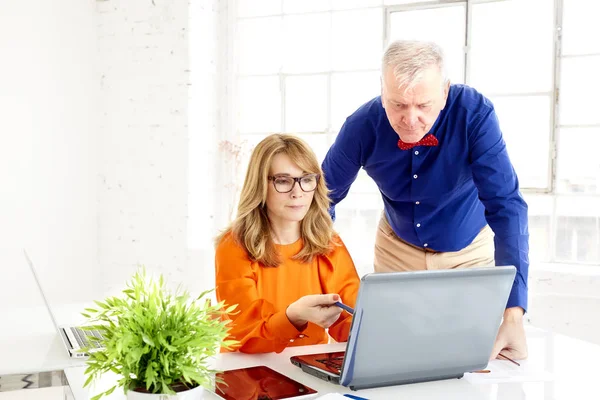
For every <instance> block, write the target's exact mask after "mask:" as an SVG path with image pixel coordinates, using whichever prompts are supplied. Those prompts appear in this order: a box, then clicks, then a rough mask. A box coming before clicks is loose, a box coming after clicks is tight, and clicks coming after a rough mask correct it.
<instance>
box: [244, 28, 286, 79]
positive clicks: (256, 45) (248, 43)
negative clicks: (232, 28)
mask: <svg viewBox="0 0 600 400" xmlns="http://www.w3.org/2000/svg"><path fill="white" fill-rule="evenodd" d="M236 35H237V40H236V48H235V49H236V59H237V62H236V63H235V64H236V66H237V69H238V71H237V72H238V73H240V74H272V73H277V72H279V69H280V68H281V51H280V50H281V49H282V43H281V17H269V18H252V19H245V20H240V21H239V23H238V25H237V32H236Z"/></svg>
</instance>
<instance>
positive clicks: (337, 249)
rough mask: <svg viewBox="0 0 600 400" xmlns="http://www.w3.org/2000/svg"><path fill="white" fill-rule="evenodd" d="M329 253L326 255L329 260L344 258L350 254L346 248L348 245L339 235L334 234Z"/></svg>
mask: <svg viewBox="0 0 600 400" xmlns="http://www.w3.org/2000/svg"><path fill="white" fill-rule="evenodd" d="M329 248H330V250H329V252H328V253H327V254H325V256H326V257H328V258H329V259H335V258H339V257H340V256H344V255H346V254H348V249H347V248H346V244H345V243H344V241H343V240H342V238H341V236H340V235H339V234H337V233H334V234H333V236H332V237H331V240H330V242H329Z"/></svg>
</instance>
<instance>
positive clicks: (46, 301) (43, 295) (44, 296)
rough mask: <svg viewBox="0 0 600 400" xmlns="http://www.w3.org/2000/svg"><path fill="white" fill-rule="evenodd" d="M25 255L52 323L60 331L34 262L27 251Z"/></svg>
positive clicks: (24, 251) (24, 252)
mask: <svg viewBox="0 0 600 400" xmlns="http://www.w3.org/2000/svg"><path fill="white" fill-rule="evenodd" d="M23 254H25V259H26V260H27V264H29V269H31V273H32V274H33V278H34V279H35V283H36V284H37V287H38V289H39V290H40V294H41V295H42V299H44V304H45V305H46V308H47V309H48V314H50V319H52V323H53V324H54V327H55V328H56V330H57V331H59V328H58V324H57V323H56V319H55V318H54V314H53V313H52V309H51V308H50V303H48V299H46V294H45V293H44V289H42V284H41V283H40V280H39V278H38V275H37V273H36V271H35V267H34V266H33V262H32V261H31V258H29V254H27V250H25V249H23Z"/></svg>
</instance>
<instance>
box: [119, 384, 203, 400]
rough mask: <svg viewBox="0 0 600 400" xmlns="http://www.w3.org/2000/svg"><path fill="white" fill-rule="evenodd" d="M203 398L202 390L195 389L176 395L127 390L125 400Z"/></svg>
mask: <svg viewBox="0 0 600 400" xmlns="http://www.w3.org/2000/svg"><path fill="white" fill-rule="evenodd" d="M203 398H204V388H203V387H202V386H198V387H195V388H193V389H190V390H186V391H183V392H178V393H177V394H155V393H141V392H134V391H133V390H129V391H128V392H127V400H200V399H203Z"/></svg>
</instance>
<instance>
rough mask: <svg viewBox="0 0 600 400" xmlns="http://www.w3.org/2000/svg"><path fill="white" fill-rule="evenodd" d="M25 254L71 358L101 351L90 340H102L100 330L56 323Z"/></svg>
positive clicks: (30, 264)
mask: <svg viewBox="0 0 600 400" xmlns="http://www.w3.org/2000/svg"><path fill="white" fill-rule="evenodd" d="M23 253H24V254H25V258H26V259H27V264H29V268H30V269H31V272H32V274H33V277H34V278H35V282H36V284H37V286H38V288H39V289H40V293H41V295H42V299H44V304H45V305H46V308H47V309H48V313H49V314H50V319H52V323H53V324H54V327H55V328H56V330H57V331H58V333H59V335H60V337H61V338H62V341H63V343H64V344H65V347H66V349H67V351H68V353H69V356H70V357H75V358H82V357H88V355H89V354H87V353H86V352H85V351H83V349H90V351H93V349H101V348H102V347H101V345H100V344H99V342H97V341H95V340H93V339H91V338H89V336H93V337H96V338H99V339H102V335H101V334H100V332H99V331H98V330H89V329H87V328H86V329H85V330H84V329H82V328H83V327H82V326H78V327H77V326H59V325H58V324H57V323H56V319H55V318H54V313H53V312H52V309H51V308H50V303H48V300H47V299H46V295H45V293H44V289H42V284H41V282H40V280H39V279H38V276H37V273H36V271H35V267H34V266H33V262H32V261H31V258H29V254H27V251H26V250H23Z"/></svg>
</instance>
